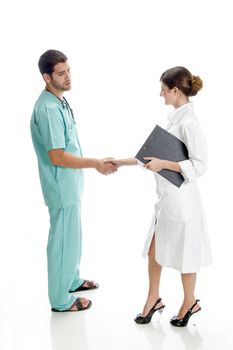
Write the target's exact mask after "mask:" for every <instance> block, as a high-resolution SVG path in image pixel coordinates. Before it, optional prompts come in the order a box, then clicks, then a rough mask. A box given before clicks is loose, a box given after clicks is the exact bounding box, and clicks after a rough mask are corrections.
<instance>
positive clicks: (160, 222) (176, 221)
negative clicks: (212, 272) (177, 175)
mask: <svg viewBox="0 0 233 350" xmlns="http://www.w3.org/2000/svg"><path fill="white" fill-rule="evenodd" d="M168 120H169V123H168V126H167V130H168V131H169V132H170V133H171V134H173V135H175V136H176V137H178V138H179V139H180V140H182V141H183V142H184V143H185V145H186V146H187V148H188V152H189V160H185V161H181V162H179V165H180V168H181V173H182V175H183V177H184V178H185V181H184V183H183V184H182V185H181V187H180V188H178V187H176V186H175V185H173V184H172V183H170V182H169V181H167V180H166V179H164V178H163V177H162V176H160V175H159V174H157V173H154V175H155V179H156V182H157V194H158V201H157V203H156V204H155V209H154V214H153V218H152V222H151V226H150V229H149V232H148V235H147V238H146V242H145V246H144V251H143V255H144V257H146V256H147V254H148V250H149V247H150V244H151V240H152V238H153V235H154V233H155V248H156V249H155V259H156V261H157V262H158V263H159V264H160V265H161V266H168V267H173V268H175V269H176V270H178V271H180V272H182V273H189V272H197V271H199V269H200V268H201V267H202V266H205V265H209V264H211V263H212V256H211V249H210V244H209V238H208V233H207V226H206V221H205V216H204V212H203V208H202V203H201V198H200V195H199V191H198V186H197V183H196V179H197V178H198V177H199V176H200V175H202V174H203V173H204V172H205V171H206V163H207V151H206V143H205V139H204V136H203V134H202V131H201V128H200V125H199V122H198V119H197V117H196V116H195V114H194V111H193V103H192V102H190V103H187V104H185V105H183V106H181V107H180V108H178V109H176V110H175V111H173V112H172V113H171V114H170V115H169V116H168Z"/></svg>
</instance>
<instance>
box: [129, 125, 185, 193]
mask: <svg viewBox="0 0 233 350" xmlns="http://www.w3.org/2000/svg"><path fill="white" fill-rule="evenodd" d="M144 157H155V158H159V159H166V160H171V161H173V162H181V161H182V160H186V159H189V155H188V150H187V147H186V146H185V144H184V143H183V142H182V141H181V140H180V139H178V138H177V137H176V136H174V135H172V134H171V133H169V132H168V131H167V130H165V129H163V128H161V127H160V126H159V125H156V126H155V128H154V130H153V131H152V133H151V134H150V135H149V137H148V138H147V140H146V141H145V143H144V144H143V145H142V147H141V148H140V150H139V151H138V153H137V154H136V156H135V158H137V159H138V160H140V161H141V162H143V163H144V164H146V163H148V162H149V160H145V159H144ZM158 174H160V175H161V176H163V177H164V178H165V179H167V180H168V181H170V182H171V183H173V184H174V185H175V186H177V187H180V186H181V185H182V183H183V182H184V177H183V176H182V175H181V173H178V172H176V171H173V170H167V169H163V170H161V171H159V172H158Z"/></svg>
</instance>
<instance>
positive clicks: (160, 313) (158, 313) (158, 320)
mask: <svg viewBox="0 0 233 350" xmlns="http://www.w3.org/2000/svg"><path fill="white" fill-rule="evenodd" d="M163 310H164V307H163V308H162V309H160V310H158V311H157V312H156V314H157V319H156V321H157V323H159V322H160V319H161V317H162V313H163Z"/></svg>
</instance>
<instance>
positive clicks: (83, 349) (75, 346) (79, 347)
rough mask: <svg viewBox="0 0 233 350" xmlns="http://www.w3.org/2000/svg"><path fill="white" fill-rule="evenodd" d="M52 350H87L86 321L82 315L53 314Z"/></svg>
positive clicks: (51, 323) (51, 327)
mask: <svg viewBox="0 0 233 350" xmlns="http://www.w3.org/2000/svg"><path fill="white" fill-rule="evenodd" d="M50 335H51V343H52V350H64V349H69V350H87V349H88V342H87V337H86V320H85V315H84V314H83V313H82V314H81V315H80V314H79V313H72V314H71V313H61V314H60V313H52V314H51V319H50Z"/></svg>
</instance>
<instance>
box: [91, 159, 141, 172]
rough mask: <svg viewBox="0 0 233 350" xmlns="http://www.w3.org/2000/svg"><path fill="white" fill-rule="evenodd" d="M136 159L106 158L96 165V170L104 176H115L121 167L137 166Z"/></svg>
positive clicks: (98, 161) (99, 160)
mask: <svg viewBox="0 0 233 350" xmlns="http://www.w3.org/2000/svg"><path fill="white" fill-rule="evenodd" d="M136 164H137V160H136V158H128V159H115V158H104V159H98V160H97V163H96V166H95V168H96V170H97V171H98V172H100V173H101V174H103V175H109V174H113V173H115V172H116V171H117V169H118V168H119V167H120V166H123V165H136Z"/></svg>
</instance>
